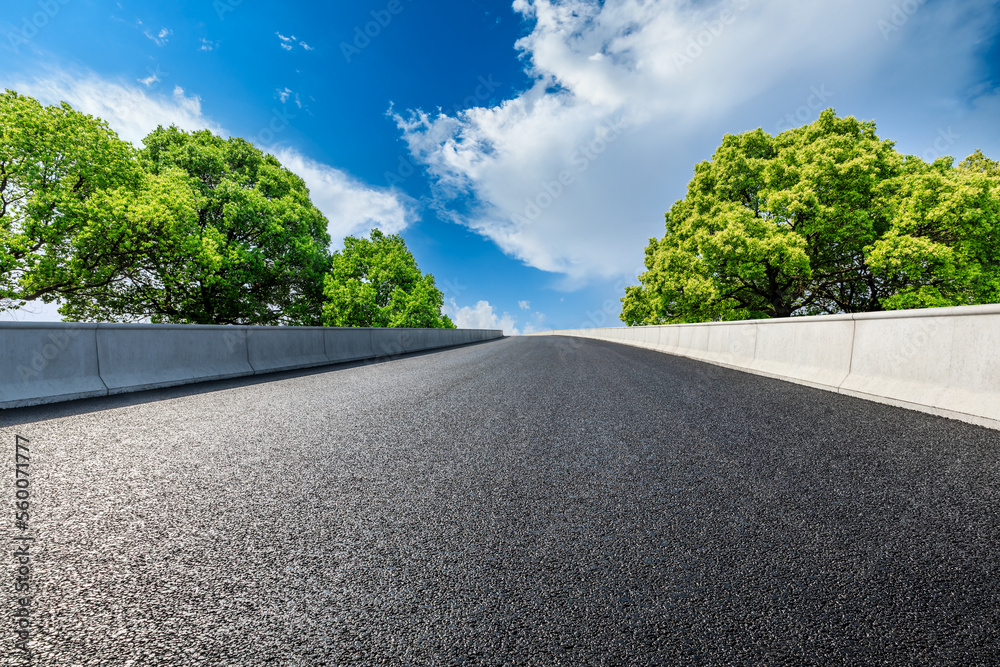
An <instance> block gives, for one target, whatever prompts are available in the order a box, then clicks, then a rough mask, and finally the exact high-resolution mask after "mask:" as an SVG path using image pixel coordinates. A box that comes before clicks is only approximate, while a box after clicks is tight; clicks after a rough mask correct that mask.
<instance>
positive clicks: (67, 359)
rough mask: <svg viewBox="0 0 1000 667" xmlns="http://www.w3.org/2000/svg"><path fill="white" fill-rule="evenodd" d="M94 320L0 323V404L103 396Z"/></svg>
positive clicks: (30, 403) (13, 406)
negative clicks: (87, 322)
mask: <svg viewBox="0 0 1000 667" xmlns="http://www.w3.org/2000/svg"><path fill="white" fill-rule="evenodd" d="M107 393H108V388H107V386H106V385H105V384H104V382H103V380H101V374H100V369H99V368H98V365H97V325H96V324H74V325H70V326H67V325H65V324H59V323H47V322H41V323H38V324H34V325H30V326H29V325H21V326H6V325H4V324H2V323H0V406H2V407H9V408H16V407H22V406H26V405H36V404H38V403H42V402H48V401H49V400H51V401H70V400H73V399H77V398H90V397H93V396H104V395H105V394H107Z"/></svg>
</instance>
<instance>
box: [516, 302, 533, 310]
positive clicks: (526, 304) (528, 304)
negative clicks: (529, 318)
mask: <svg viewBox="0 0 1000 667" xmlns="http://www.w3.org/2000/svg"><path fill="white" fill-rule="evenodd" d="M517 306H518V308H520V309H521V310H531V302H530V301H518V302H517Z"/></svg>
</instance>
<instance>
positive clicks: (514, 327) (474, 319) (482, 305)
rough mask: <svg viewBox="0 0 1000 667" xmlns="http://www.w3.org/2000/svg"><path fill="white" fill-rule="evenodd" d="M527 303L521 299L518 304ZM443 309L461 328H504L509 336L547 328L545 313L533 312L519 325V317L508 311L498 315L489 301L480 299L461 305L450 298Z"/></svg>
mask: <svg viewBox="0 0 1000 667" xmlns="http://www.w3.org/2000/svg"><path fill="white" fill-rule="evenodd" d="M526 303H527V302H526V301H520V302H518V306H519V307H521V308H522V309H525V307H524V305H522V304H526ZM441 310H442V312H444V314H445V315H447V316H448V317H450V318H451V320H452V321H453V322H454V323H455V325H456V326H457V327H458V328H459V329H502V330H503V332H504V334H505V335H507V336H519V335H521V334H529V333H534V332H536V331H542V330H544V328H545V327H544V322H545V315H544V314H543V313H532V314H531V316H530V317H529V318H528V320H527V321H526V322H525V323H524V325H522V326H518V318H516V317H514V316H513V315H511V314H510V313H507V312H504V313H503V314H502V315H498V314H497V311H496V309H495V308H494V307H493V306H492V305H490V302H489V301H478V302H476V305H474V306H459V305H458V304H457V303H456V302H455V299H449V300H448V301H446V302H445V304H444V307H443V308H442V309H441Z"/></svg>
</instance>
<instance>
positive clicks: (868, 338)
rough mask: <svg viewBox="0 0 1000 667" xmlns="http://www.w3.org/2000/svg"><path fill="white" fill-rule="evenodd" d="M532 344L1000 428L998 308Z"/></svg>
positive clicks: (605, 332)
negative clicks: (764, 380)
mask: <svg viewBox="0 0 1000 667" xmlns="http://www.w3.org/2000/svg"><path fill="white" fill-rule="evenodd" d="M532 335H560V336H575V337H583V338H597V339H600V340H607V341H613V342H617V343H625V344H628V345H636V346H639V347H646V348H650V349H655V350H658V351H661V352H666V353H669V354H676V355H680V356H684V357H690V358H692V359H698V360H701V361H707V362H709V363H713V364H718V365H721V366H727V367H730V368H736V369H739V370H744V371H748V372H751V373H757V374H759V375H766V376H769V377H775V378H779V379H783V380H788V381H791V382H796V383H799V384H805V385H809V386H812V387H818V388H820V389H826V390H829V391H836V392H839V393H842V394H848V395H851V396H857V397H860V398H865V399H869V400H873V401H878V402H881V403H887V404H891V405H897V406H901V407H905V408H910V409H913V410H920V411H923V412H928V413H931V414H936V415H941V416H945V417H950V418H953V419H960V420H962V421H966V422H970V423H973V424H979V425H982V426H988V427H990V428H997V429H1000V305H987V306H962V307H958V308H926V309H920V310H902V311H888V312H882V313H863V314H857V315H825V316H817V317H792V318H787V319H773V320H754V321H744V322H711V323H706V324H676V325H669V326H651V327H629V328H625V327H618V328H610V329H578V330H571V331H550V332H543V333H542V334H532ZM654 341H655V342H654Z"/></svg>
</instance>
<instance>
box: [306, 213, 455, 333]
mask: <svg viewBox="0 0 1000 667" xmlns="http://www.w3.org/2000/svg"><path fill="white" fill-rule="evenodd" d="M323 295H324V297H325V298H326V303H325V304H324V306H323V323H324V324H325V325H327V326H334V327H411V328H429V329H454V328H455V325H454V324H452V321H451V320H450V319H449V318H448V316H447V315H443V314H442V313H441V307H442V306H443V305H444V295H443V294H442V293H441V290H439V289H438V288H437V286H436V285H435V284H434V276H432V275H430V274H427V275H421V273H420V270H419V269H418V268H417V262H416V260H415V259H414V258H413V255H412V254H410V251H409V250H407V248H406V243H405V242H404V241H403V239H402V237H400V236H399V235H398V234H393V235H389V236H387V235H385V234H383V233H382V232H381V231H379V230H378V229H373V230H372V232H371V235H370V239H366V238H360V239H359V238H355V237H353V236H348V237H347V238H346V239H344V249H343V250H342V251H339V252H335V253H333V257H332V261H331V267H330V272H329V273H328V274H327V276H326V278H325V281H324V289H323Z"/></svg>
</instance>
